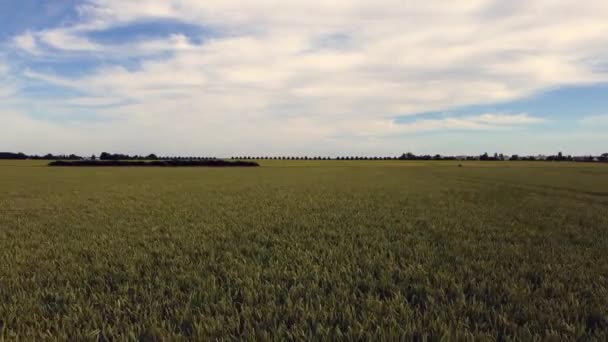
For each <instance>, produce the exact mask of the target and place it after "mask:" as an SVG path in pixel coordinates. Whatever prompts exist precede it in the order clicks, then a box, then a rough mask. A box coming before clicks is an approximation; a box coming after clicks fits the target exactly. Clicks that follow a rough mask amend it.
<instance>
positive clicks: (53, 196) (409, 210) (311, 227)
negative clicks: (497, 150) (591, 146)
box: [0, 161, 608, 341]
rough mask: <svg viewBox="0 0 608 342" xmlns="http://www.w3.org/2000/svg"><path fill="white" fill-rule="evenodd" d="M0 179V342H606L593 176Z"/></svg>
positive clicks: (66, 172)
mask: <svg viewBox="0 0 608 342" xmlns="http://www.w3.org/2000/svg"><path fill="white" fill-rule="evenodd" d="M44 165H45V164H44V163H40V162H27V161H2V162H0V340H2V339H3V338H4V339H6V340H14V339H20V340H40V339H51V340H54V339H59V340H64V339H68V338H69V339H76V340H98V339H100V340H104V339H114V340H129V339H132V340H137V339H142V340H146V339H147V340H155V339H169V340H179V339H187V338H191V339H196V340H207V339H216V338H217V339H232V340H242V339H250V340H264V339H277V340H285V339H323V340H325V339H329V338H333V339H339V340H341V339H348V340H352V339H358V340H387V339H388V340H394V339H397V338H399V337H401V338H404V339H411V338H417V339H421V338H425V337H427V338H429V339H431V340H437V339H440V338H448V339H452V340H454V339H459V340H462V339H472V338H474V337H478V338H481V339H484V338H485V339H489V340H494V339H502V340H505V339H506V340H509V339H520V340H534V339H536V340H541V339H546V338H551V337H553V338H555V339H556V340H589V339H596V340H603V341H605V340H607V339H608V165H606V164H604V165H600V164H582V163H581V164H574V163H542V162H534V163H525V162H482V163H479V162H463V163H462V165H463V167H458V166H457V165H458V162H404V161H266V162H264V161H262V162H261V165H262V167H259V168H249V169H239V168H231V169H211V168H175V169H172V168H146V169H141V168H48V167H45V166H44Z"/></svg>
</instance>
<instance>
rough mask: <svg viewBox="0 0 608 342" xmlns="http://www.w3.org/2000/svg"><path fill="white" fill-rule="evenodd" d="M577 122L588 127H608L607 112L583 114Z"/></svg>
mask: <svg viewBox="0 0 608 342" xmlns="http://www.w3.org/2000/svg"><path fill="white" fill-rule="evenodd" d="M579 122H580V124H582V125H584V126H589V127H597V126H601V127H608V114H603V115H591V116H585V117H583V118H582V119H581V120H580V121H579Z"/></svg>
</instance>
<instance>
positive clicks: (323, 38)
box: [13, 0, 608, 153]
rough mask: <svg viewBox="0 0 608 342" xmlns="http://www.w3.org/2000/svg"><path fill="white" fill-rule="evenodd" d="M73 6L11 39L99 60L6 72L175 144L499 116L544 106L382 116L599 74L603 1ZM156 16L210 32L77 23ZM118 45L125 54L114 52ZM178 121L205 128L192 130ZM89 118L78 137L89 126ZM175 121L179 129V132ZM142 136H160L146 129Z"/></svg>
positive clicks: (509, 122) (369, 130) (283, 142)
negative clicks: (114, 32) (76, 67)
mask: <svg viewBox="0 0 608 342" xmlns="http://www.w3.org/2000/svg"><path fill="white" fill-rule="evenodd" d="M78 9H79V13H80V17H78V20H75V21H74V22H71V23H68V24H65V23H61V24H59V23H58V24H57V25H54V26H50V27H47V28H44V29H42V30H38V31H27V32H25V33H23V34H21V35H19V36H16V37H14V40H13V42H14V46H15V47H16V48H18V49H20V50H21V51H22V52H25V53H30V54H32V58H36V57H53V58H55V59H62V58H70V59H71V60H75V63H78V59H80V60H86V61H96V62H99V63H98V65H97V66H96V67H95V68H94V69H93V71H92V72H90V73H88V74H83V75H79V76H66V75H64V74H61V73H56V72H53V70H52V69H48V68H40V67H36V66H26V67H24V68H22V69H21V70H23V71H22V72H21V74H19V75H18V77H20V78H22V79H24V80H27V82H30V83H34V84H38V85H44V86H46V87H53V88H56V89H67V90H70V91H71V92H77V93H79V94H80V95H81V97H78V98H75V97H74V96H73V94H70V95H69V96H67V95H66V96H61V95H57V98H56V102H57V103H58V104H65V106H63V107H65V109H64V110H65V111H74V113H75V112H76V111H78V110H79V109H80V108H78V107H87V108H88V109H89V110H91V111H93V112H96V113H102V115H100V116H107V117H112V118H116V117H119V118H122V120H123V122H121V123H120V125H122V127H129V128H130V130H125V131H124V134H128V135H132V134H133V133H132V132H134V131H141V130H157V131H159V132H163V134H166V138H167V139H168V140H170V141H171V140H172V139H173V140H174V141H176V142H181V143H182V144H185V146H190V147H189V148H196V146H210V145H211V144H218V146H220V147H218V148H219V150H220V151H222V152H226V153H228V152H230V151H235V150H237V149H238V148H240V146H239V145H240V144H239V143H237V142H236V140H234V141H230V139H228V140H227V138H226V137H228V136H230V135H231V134H234V135H235V136H238V139H237V140H241V141H247V142H248V143H249V144H252V145H256V144H257V146H264V147H265V148H269V147H268V146H270V148H273V146H293V147H294V148H295V147H296V146H304V145H306V144H307V139H306V138H307V137H311V138H313V139H315V140H316V141H318V142H320V145H325V146H327V145H328V144H333V146H341V145H342V144H345V145H349V144H350V145H351V146H354V144H352V141H342V142H336V140H335V139H336V138H335V137H336V136H342V137H348V136H362V135H366V136H375V137H378V138H379V139H381V138H382V137H385V136H387V135H392V134H410V133H416V132H424V131H436V130H472V131H484V130H486V131H487V130H489V131H492V130H496V129H512V130H514V129H518V127H527V126H528V125H533V124H539V123H542V122H544V120H546V119H544V118H540V117H537V116H532V115H527V114H501V113H495V114H484V115H477V116H458V117H456V116H448V117H446V118H442V119H436V120H423V119H420V120H417V121H413V122H410V123H395V122H394V121H393V118H394V117H396V116H408V115H410V116H412V115H416V113H420V112H427V111H441V110H449V109H450V108H455V107H461V106H467V105H475V104H488V103H496V102H505V101H510V100H515V99H520V98H522V97H526V96H530V95H532V94H535V93H536V92H539V91H544V90H547V89H553V88H557V87H562V86H570V85H588V84H596V83H600V82H605V81H608V73H607V72H605V71H602V69H601V68H598V66H599V65H602V63H605V62H606V60H605V57H606V56H607V52H608V51H607V49H606V48H605V47H606V46H608V21H606V20H605V18H606V17H608V5H607V4H606V2H605V1H600V0H590V1H587V2H585V4H584V5H581V4H580V2H575V1H569V0H568V1H567V0H560V1H554V0H535V1H523V0H516V1H512V2H510V5H509V6H506V7H505V6H497V2H496V1H489V0H488V1H486V0H474V1H461V2H445V1H430V2H429V1H427V2H424V3H411V4H405V3H403V2H402V1H397V0H383V1H381V2H369V1H363V0H354V1H333V2H325V3H313V2H310V1H303V0H302V1H300V0H296V1H289V2H283V3H277V2H276V1H271V0H258V1H252V2H247V3H243V2H242V1H236V0H222V1H219V0H211V1H199V0H179V1H178V0H133V1H127V2H125V1H118V0H89V1H86V2H85V3H84V5H80V6H79V7H78ZM155 20H173V21H176V22H181V23H186V24H188V25H193V26H198V27H205V28H211V29H213V31H214V32H221V33H222V34H217V35H214V36H212V37H207V36H204V37H203V36H199V37H196V36H192V34H185V32H180V31H176V32H172V33H170V34H165V35H160V36H155V37H151V36H148V35H146V36H145V37H144V38H141V37H140V36H138V35H137V34H136V33H133V35H132V37H128V38H130V39H128V38H126V39H121V40H120V41H119V42H111V41H110V42H107V41H98V40H96V39H95V35H93V34H92V33H95V32H103V31H104V30H111V29H112V28H116V27H121V28H125V27H127V28H128V27H129V25H137V24H138V23H141V22H150V21H155ZM123 31H124V32H127V33H128V32H129V31H128V30H123ZM199 34H201V35H202V33H199ZM133 58H137V62H136V63H137V65H136V67H134V68H132V67H127V66H126V65H127V64H128V63H133ZM58 93H60V92H58ZM22 96H25V97H27V94H22ZM27 111H28V108H21V110H20V111H17V112H19V113H23V112H27ZM112 124H113V125H114V124H115V125H118V123H112ZM193 127H198V128H199V129H203V128H204V129H205V131H206V132H207V131H209V130H212V132H209V133H208V134H196V132H195V130H193ZM92 130H93V132H89V134H88V135H87V136H89V137H91V140H94V139H93V138H92V137H94V136H95V134H97V133H95V131H94V129H92ZM120 132H122V131H120V130H117V131H116V132H115V133H113V135H116V134H120ZM184 134H190V136H191V138H190V139H191V140H189V141H186V142H184V141H183V136H184ZM125 138H126V137H125ZM99 139H100V140H99V141H103V137H100V138H99ZM129 139H130V138H129ZM353 139H354V138H353ZM143 140H144V138H143V137H141V141H142V142H141V143H140V144H144V143H150V144H156V146H158V148H163V146H162V145H161V144H160V143H159V142H158V141H159V140H158V139H156V140H155V141H152V142H143ZM109 142H110V141H109V140H107V141H106V143H109ZM222 144H223V145H222ZM222 146H223V147H222ZM370 146H371V145H370ZM184 148H185V149H186V148H188V147H184ZM276 149H278V147H277V148H276Z"/></svg>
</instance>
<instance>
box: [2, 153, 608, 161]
mask: <svg viewBox="0 0 608 342" xmlns="http://www.w3.org/2000/svg"><path fill="white" fill-rule="evenodd" d="M0 159H13V160H25V159H31V160H87V159H89V160H96V159H99V160H216V159H217V158H216V157H184V156H164V157H163V156H157V155H156V154H149V155H147V156H143V155H128V154H121V153H108V152H102V153H101V154H100V155H99V157H97V156H95V155H93V156H91V157H88V158H84V157H81V156H77V155H75V154H70V155H53V154H46V155H43V156H39V155H26V154H24V153H12V152H0ZM230 159H233V160H481V161H502V160H524V161H542V160H546V161H579V162H608V153H604V154H602V155H600V156H571V155H564V154H562V152H559V153H558V154H556V155H549V156H543V155H539V156H519V155H517V154H514V155H511V156H507V155H504V154H502V153H494V154H493V155H490V154H488V153H484V154H482V155H479V156H442V155H440V154H435V155H429V154H425V155H415V154H413V153H411V152H408V153H403V154H402V155H401V156H398V157H365V156H346V157H336V158H332V157H321V156H315V157H308V156H289V157H286V156H273V157H268V156H263V157H252V156H240V157H230Z"/></svg>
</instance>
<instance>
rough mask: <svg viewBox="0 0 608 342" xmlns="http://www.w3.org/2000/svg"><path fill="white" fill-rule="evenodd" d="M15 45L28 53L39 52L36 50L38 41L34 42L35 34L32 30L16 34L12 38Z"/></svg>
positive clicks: (34, 53)
mask: <svg viewBox="0 0 608 342" xmlns="http://www.w3.org/2000/svg"><path fill="white" fill-rule="evenodd" d="M13 41H14V43H15V45H16V46H17V47H18V48H19V49H22V50H24V51H26V52H28V53H31V54H33V55H37V54H39V53H40V51H39V50H38V43H37V42H36V36H35V35H34V34H33V33H32V32H29V31H28V32H25V33H23V34H20V35H18V36H16V37H15V38H14V39H13Z"/></svg>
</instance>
